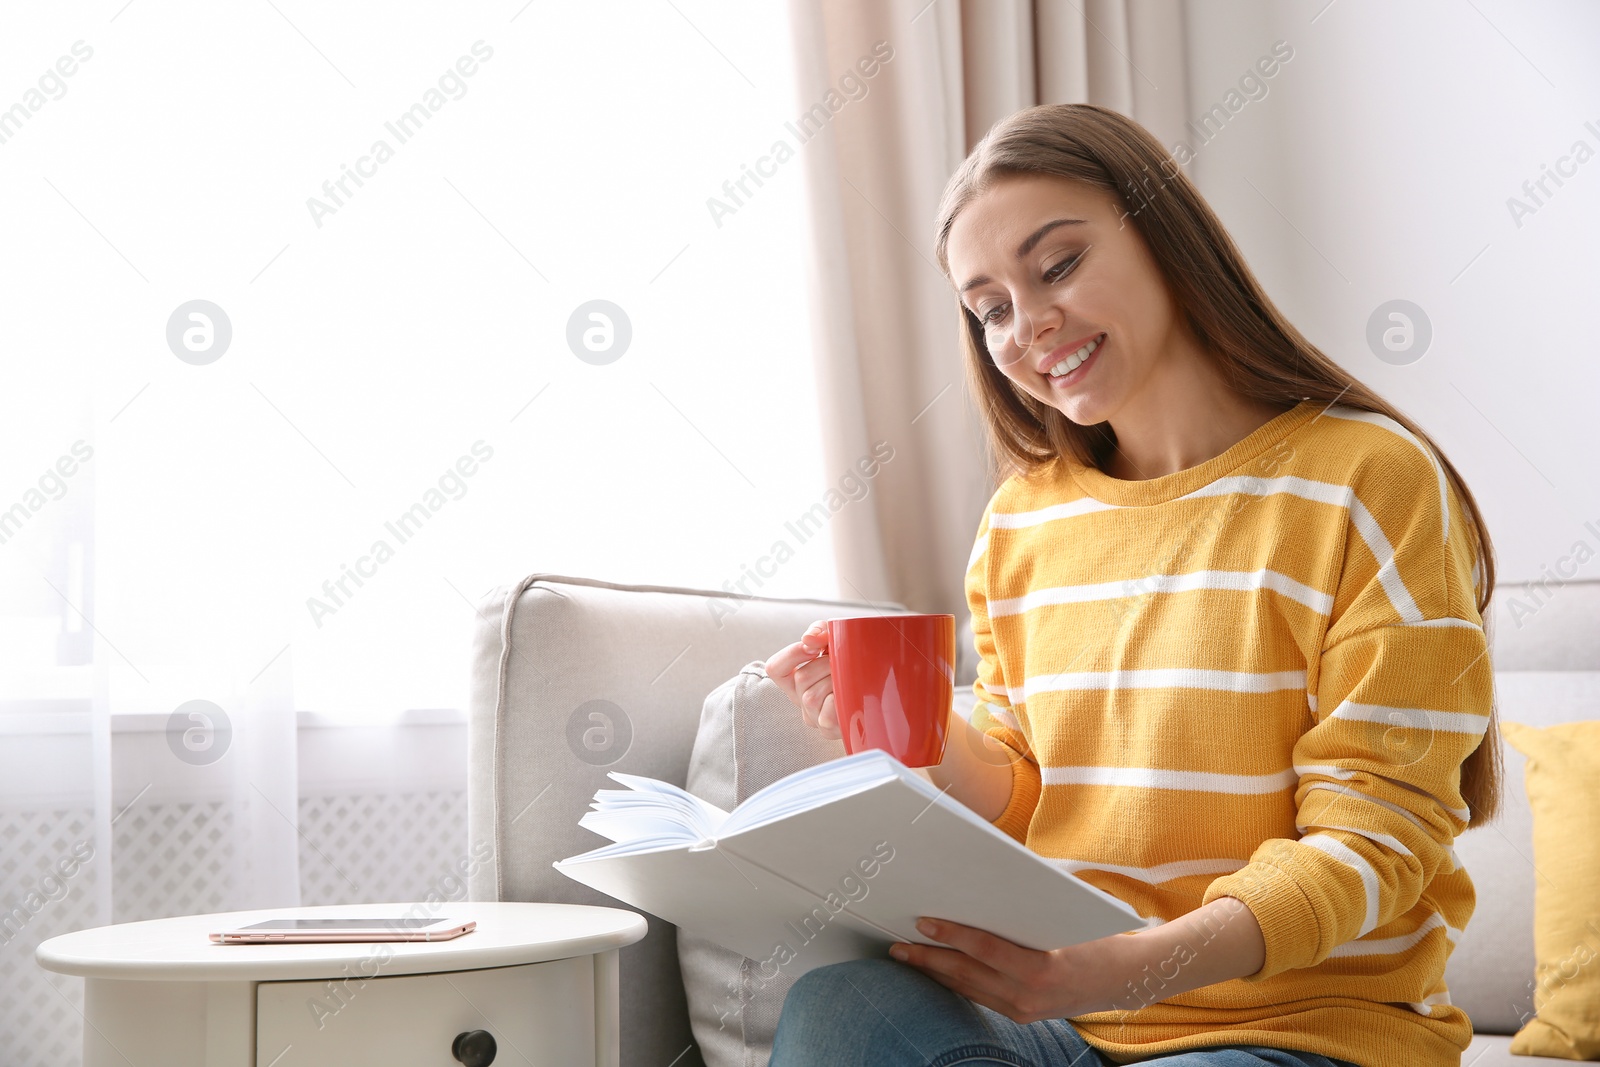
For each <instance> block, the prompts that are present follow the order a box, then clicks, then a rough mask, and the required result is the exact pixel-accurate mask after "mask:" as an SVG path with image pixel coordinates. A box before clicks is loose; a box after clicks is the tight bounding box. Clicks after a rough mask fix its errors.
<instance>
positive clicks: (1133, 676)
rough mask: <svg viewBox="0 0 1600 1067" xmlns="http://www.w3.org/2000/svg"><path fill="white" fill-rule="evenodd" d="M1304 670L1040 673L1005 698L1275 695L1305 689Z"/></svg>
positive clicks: (1168, 669) (1013, 689) (1011, 689)
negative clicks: (1087, 693)
mask: <svg viewBox="0 0 1600 1067" xmlns="http://www.w3.org/2000/svg"><path fill="white" fill-rule="evenodd" d="M1305 687H1306V672H1305V671H1276V672H1271V673H1257V672H1254V671H1212V670H1203V669H1201V668H1199V667H1165V668H1153V669H1150V670H1128V671H1068V672H1064V673H1061V674H1037V675H1034V676H1033V677H1032V678H1028V679H1025V680H1024V681H1023V683H1022V685H1021V686H1020V687H1017V688H1008V689H1007V692H1006V696H1007V697H1008V698H1010V700H1011V703H1013V704H1019V703H1023V702H1026V701H1028V700H1030V699H1032V698H1033V697H1035V696H1038V695H1039V694H1040V693H1055V692H1061V691H1063V690H1079V689H1109V690H1119V689H1215V690H1220V691H1222V692H1225V693H1275V692H1277V691H1278V690H1280V689H1304V688H1305Z"/></svg>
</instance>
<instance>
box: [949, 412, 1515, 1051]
mask: <svg viewBox="0 0 1600 1067" xmlns="http://www.w3.org/2000/svg"><path fill="white" fill-rule="evenodd" d="M1477 573H1478V571H1477V564H1476V562H1475V560H1474V558H1473V550H1472V548H1471V547H1470V540H1469V536H1468V532H1467V529H1466V527H1465V523H1464V519H1463V512H1462V508H1461V503H1460V500H1459V499H1458V498H1457V496H1456V494H1455V493H1454V492H1453V491H1451V490H1450V488H1449V484H1448V482H1447V481H1446V480H1445V477H1444V474H1443V472H1442V468H1441V467H1440V465H1439V462H1438V460H1437V457H1436V456H1435V455H1434V454H1433V453H1432V452H1431V451H1428V450H1427V449H1426V448H1425V446H1424V445H1423V444H1422V442H1421V441H1419V440H1418V439H1417V438H1416V437H1414V436H1413V435H1412V434H1410V433H1409V432H1407V431H1406V430H1405V429H1404V428H1403V427H1401V426H1400V425H1399V424H1398V423H1396V422H1394V421H1393V420H1391V419H1389V418H1387V417H1385V416H1381V415H1377V414H1374V413H1371V412H1367V411H1361V410H1356V409H1353V408H1349V407H1341V406H1332V407H1328V406H1326V405H1324V404H1322V403H1320V402H1311V401H1304V402H1302V403H1300V404H1299V405H1297V406H1296V407H1294V408H1292V409H1291V410H1289V411H1286V412H1284V413H1283V414H1281V415H1278V416H1277V417H1275V418H1273V419H1272V420H1271V421H1269V422H1267V423H1266V424H1265V425H1263V426H1261V427H1260V428H1259V429H1257V430H1256V431H1255V432H1254V433H1252V434H1250V435H1249V436H1248V437H1246V438H1244V439H1243V440H1242V441H1239V442H1238V443H1237V444H1235V445H1234V446H1233V447H1231V448H1229V449H1228V450H1227V451H1225V452H1223V453H1222V454H1221V455H1219V456H1216V457H1215V458H1213V459H1211V460H1208V461H1207V462H1205V463H1202V464H1199V465H1198V466H1195V467H1191V468H1189V469H1187V470H1182V471H1178V472H1176V473H1174V474H1170V475H1166V476H1163V477H1159V478H1152V479H1149V480H1145V481H1126V480H1121V479H1117V478H1112V477H1110V476H1109V475H1107V474H1105V473H1104V472H1102V471H1100V470H1097V469H1094V468H1086V467H1084V466H1082V465H1081V464H1078V463H1076V462H1074V461H1072V460H1070V459H1064V460H1058V461H1056V462H1055V463H1053V464H1051V465H1049V466H1048V467H1046V468H1044V469H1043V470H1041V471H1040V472H1037V473H1036V474H1035V475H1034V476H1033V477H1031V478H1026V479H1025V478H1022V477H1021V476H1016V475H1014V476H1012V477H1011V478H1008V479H1007V480H1006V482H1005V483H1004V484H1003V485H1001V486H1000V488H999V489H998V490H997V491H996V492H995V494H994V496H993V498H992V499H991V500H990V501H989V504H988V506H987V507H986V508H985V509H984V513H983V518H982V520H981V522H980V524H979V527H978V536H977V540H976V542H975V544H974V546H973V554H972V559H971V562H970V564H969V566H968V571H967V577H966V590H967V599H968V603H969V605H970V606H971V609H972V628H973V637H974V643H975V644H976V646H977V651H978V654H979V657H980V665H979V673H978V680H977V683H976V685H975V686H974V690H975V694H976V697H977V701H978V703H977V705H976V707H975V709H974V718H973V722H974V723H975V724H976V725H977V726H979V728H980V729H982V730H984V732H985V733H988V734H990V735H993V736H996V737H998V738H999V739H1000V740H1001V741H1002V742H1004V743H1005V744H1006V745H1007V746H1008V747H1009V748H1010V749H1012V750H1013V752H1014V753H1015V754H1016V758H1015V759H1014V760H1013V771H1012V794H1011V799H1010V802H1009V804H1008V805H1007V807H1006V809H1005V811H1004V812H1002V813H1001V815H1000V816H999V817H998V818H997V819H996V820H995V825H997V826H999V827H1000V828H1001V829H1003V830H1005V831H1006V832H1007V833H1009V834H1011V835H1012V836H1014V837H1016V838H1017V839H1018V840H1020V841H1022V842H1023V843H1024V844H1026V845H1027V846H1028V847H1029V848H1030V849H1032V850H1034V851H1035V852H1038V853H1039V854H1041V855H1043V856H1045V857H1047V858H1050V859H1053V860H1056V861H1057V862H1058V863H1059V864H1060V866H1061V867H1062V868H1063V869H1065V870H1067V871H1069V872H1071V873H1073V874H1074V875H1076V876H1077V877H1079V878H1081V879H1083V880H1084V881H1086V882H1090V883H1092V884H1094V885H1096V886H1098V887H1100V888H1101V889H1104V890H1106V891H1107V892H1109V893H1112V894H1113V895H1115V896H1117V897H1119V898H1121V899H1122V900H1125V901H1127V902H1128V903H1129V904H1130V905H1132V906H1133V907H1134V908H1135V909H1137V910H1138V911H1139V913H1140V914H1141V915H1144V916H1146V917H1152V916H1154V917H1159V918H1160V919H1161V920H1163V921H1170V920H1172V919H1175V918H1177V917H1179V916H1181V915H1183V914H1185V913H1187V912H1190V911H1193V910H1194V909H1196V908H1198V907H1200V906H1202V905H1203V904H1206V903H1209V902H1210V901H1211V900H1214V899H1215V898H1217V897H1220V896H1230V897H1235V898H1237V899H1239V900H1241V901H1243V902H1244V903H1245V904H1246V905H1247V906H1248V907H1249V908H1250V910H1251V912H1252V914H1254V916H1255V917H1256V919H1257V920H1258V921H1259V922H1260V924H1261V930H1262V934H1263V935H1264V937H1265V940H1266V962H1265V964H1264V965H1263V967H1262V968H1261V970H1260V971H1259V972H1257V973H1256V974H1253V975H1250V976H1247V977H1244V978H1239V979H1234V980H1231V981H1226V982H1220V983H1217V984H1215V985H1211V986H1206V987H1204V988H1201V989H1197V990H1194V991H1192V992H1189V993H1184V994H1180V995H1176V996H1163V994H1162V991H1161V988H1162V985H1163V984H1164V981H1170V980H1171V979H1173V978H1174V977H1175V975H1176V974H1177V973H1178V969H1179V968H1181V965H1182V963H1183V962H1185V960H1186V959H1187V958H1188V957H1187V956H1180V957H1176V958H1174V959H1173V960H1169V961H1167V962H1166V964H1165V965H1163V967H1162V968H1160V969H1159V970H1160V971H1161V972H1162V973H1157V972H1156V971H1154V970H1147V972H1145V973H1142V974H1141V975H1139V976H1135V980H1134V981H1130V982H1129V983H1128V986H1127V990H1126V993H1125V1004H1126V1009H1125V1010H1118V1011H1103V1012H1092V1013H1089V1014H1085V1015H1080V1016H1076V1017H1074V1018H1073V1020H1072V1022H1073V1024H1074V1025H1075V1026H1076V1027H1077V1029H1078V1030H1079V1032H1080V1033H1082V1035H1083V1037H1084V1039H1085V1040H1086V1041H1088V1042H1089V1043H1090V1044H1091V1045H1093V1046H1095V1048H1097V1049H1099V1050H1100V1051H1101V1052H1102V1053H1104V1054H1105V1055H1106V1057H1107V1058H1108V1059H1110V1060H1112V1061H1113V1062H1117V1063H1127V1062H1131V1061H1133V1060H1135V1059H1142V1058H1147V1057H1150V1056H1155V1055H1158V1054H1166V1053H1171V1052H1176V1051H1180V1050H1183V1049H1188V1048H1196V1047H1201V1046H1205V1045H1222V1044H1255V1045H1267V1046H1272V1047H1278V1048H1287V1049H1298V1050H1304V1051H1310V1052H1318V1053H1321V1054H1322V1055H1325V1056H1331V1057H1334V1058H1336V1059H1344V1060H1350V1061H1352V1062H1354V1063H1357V1064H1361V1065H1363V1067H1387V1065H1391V1064H1393V1065H1404V1067H1432V1065H1439V1067H1444V1065H1447V1064H1448V1065H1450V1067H1455V1065H1456V1064H1458V1063H1459V1061H1460V1052H1461V1050H1462V1049H1464V1048H1466V1046H1467V1043H1468V1041H1469V1039H1470V1037H1471V1023H1470V1021H1469V1020H1468V1018H1467V1016H1466V1014H1465V1013H1464V1012H1462V1011H1461V1009H1460V1008H1457V1007H1454V1006H1452V1005H1451V1004H1450V997H1449V993H1448V992H1447V991H1446V989H1445V984H1444V979H1443V976H1444V967H1445V959H1446V957H1447V956H1448V955H1449V952H1450V949H1451V947H1452V945H1453V943H1454V941H1455V939H1456V938H1457V937H1458V936H1459V935H1460V933H1461V931H1462V930H1463V929H1464V928H1465V926H1466V923H1467V920H1468V918H1469V917H1470V916H1471V914H1472V910H1473V905H1474V899H1475V898H1474V894H1473V887H1472V881H1471V879H1470V878H1469V877H1468V874H1467V871H1466V870H1465V869H1464V868H1463V867H1462V866H1461V864H1460V862H1459V861H1458V859H1457V857H1456V855H1455V852H1454V851H1453V849H1452V848H1451V845H1452V844H1453V841H1454V838H1455V836H1456V835H1457V834H1459V833H1460V832H1461V831H1462V830H1464V829H1465V828H1466V821H1467V816H1468V814H1469V813H1468V811H1467V808H1466V801H1465V800H1464V799H1463V798H1462V796H1461V791H1460V781H1461V774H1460V772H1461V762H1462V760H1463V759H1465V757H1466V756H1467V755H1468V754H1469V753H1470V752H1471V751H1472V750H1473V749H1474V748H1476V747H1477V745H1478V743H1479V742H1480V741H1481V740H1482V738H1483V735H1484V731H1485V728H1486V726H1487V722H1488V715H1489V710H1490V706H1491V701H1492V681H1491V670H1490V662H1489V657H1488V655H1487V654H1486V648H1487V646H1486V641H1485V634H1484V630H1483V623H1482V619H1481V618H1480V617H1479V614H1478V611H1477V608H1476V606H1475V602H1474V597H1473V581H1474V577H1475V576H1476V575H1477ZM1189 948H1191V949H1192V950H1193V951H1194V952H1195V953H1203V951H1204V946H1203V944H1194V945H1191V946H1189Z"/></svg>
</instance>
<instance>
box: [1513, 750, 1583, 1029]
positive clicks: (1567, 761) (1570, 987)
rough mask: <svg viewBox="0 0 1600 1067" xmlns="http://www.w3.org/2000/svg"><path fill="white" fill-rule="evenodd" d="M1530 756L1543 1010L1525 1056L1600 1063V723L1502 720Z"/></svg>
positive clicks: (1536, 1000)
mask: <svg viewBox="0 0 1600 1067" xmlns="http://www.w3.org/2000/svg"><path fill="white" fill-rule="evenodd" d="M1500 732H1501V734H1502V735H1504V737H1505V739H1506V740H1507V741H1509V742H1510V743H1511V744H1512V745H1513V746H1514V747H1515V748H1516V750H1517V751H1518V752H1521V753H1522V754H1523V755H1524V756H1526V757H1527V758H1528V762H1527V770H1526V779H1527V789H1528V808H1529V810H1530V811H1531V812H1532V813H1533V863H1534V866H1535V867H1536V868H1537V870H1538V875H1537V881H1536V882H1535V885H1534V894H1533V949H1534V954H1535V956H1536V958H1537V960H1538V964H1537V967H1536V969H1535V972H1534V979H1535V980H1534V991H1533V1009H1534V1012H1535V1015H1534V1017H1533V1018H1532V1019H1530V1020H1529V1021H1528V1024H1527V1025H1526V1026H1524V1027H1523V1028H1522V1029H1521V1030H1519V1031H1517V1035H1516V1036H1515V1037H1514V1038H1512V1039H1511V1051H1512V1052H1513V1053H1514V1054H1516V1055H1519V1056H1552V1057H1555V1058H1558V1059H1564V1060H1600V721H1586V722H1569V723H1562V724H1560V725H1557V726H1550V727H1546V728H1544V729H1542V730H1541V729H1538V728H1536V727H1532V726H1526V725H1523V724H1522V723H1516V722H1502V723H1501V724H1500Z"/></svg>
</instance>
